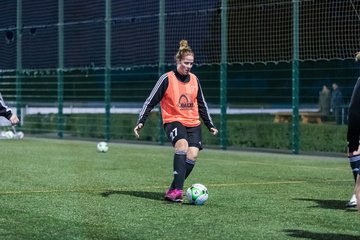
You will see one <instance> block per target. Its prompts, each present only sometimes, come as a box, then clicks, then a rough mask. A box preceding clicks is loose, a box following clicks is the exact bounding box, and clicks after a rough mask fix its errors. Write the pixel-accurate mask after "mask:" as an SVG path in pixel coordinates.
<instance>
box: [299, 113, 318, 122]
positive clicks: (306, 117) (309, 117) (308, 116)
mask: <svg viewBox="0 0 360 240" xmlns="http://www.w3.org/2000/svg"><path fill="white" fill-rule="evenodd" d="M300 116H301V122H302V123H310V122H314V123H322V120H321V117H322V116H323V115H322V114H321V113H318V112H301V113H300Z"/></svg>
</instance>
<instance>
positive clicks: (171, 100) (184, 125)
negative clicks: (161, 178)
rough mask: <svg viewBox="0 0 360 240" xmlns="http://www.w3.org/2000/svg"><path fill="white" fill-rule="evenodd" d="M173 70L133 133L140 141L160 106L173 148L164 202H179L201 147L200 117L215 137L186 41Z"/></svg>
mask: <svg viewBox="0 0 360 240" xmlns="http://www.w3.org/2000/svg"><path fill="white" fill-rule="evenodd" d="M175 60H176V70H173V71H170V72H167V73H165V74H163V75H162V76H161V77H160V78H159V80H158V81H157V83H156V85H155V87H154V88H153V90H152V91H151V93H150V95H149V97H148V98H147V99H146V101H145V103H144V105H143V107H142V110H141V111H140V114H139V119H138V121H137V124H136V127H135V128H134V133H135V136H136V137H139V132H140V129H141V128H142V127H143V126H144V124H145V121H146V119H147V117H148V115H149V113H150V111H151V110H152V109H153V108H154V107H155V106H156V105H157V104H158V103H159V102H160V106H161V113H162V120H163V123H164V129H165V132H166V135H167V136H168V138H169V140H170V142H171V143H172V145H173V146H174V148H175V153H174V159H173V161H174V172H173V175H174V176H173V181H172V183H171V186H170V188H169V189H168V190H167V191H166V193H165V199H166V200H168V201H172V202H182V195H183V186H184V182H185V179H186V178H187V177H188V176H189V174H190V173H191V171H192V169H193V167H194V165H195V161H196V159H197V156H198V153H199V151H200V150H201V149H202V145H201V127H200V124H201V122H200V117H201V118H202V120H203V122H204V124H205V125H206V127H207V128H208V129H209V130H210V132H211V133H212V134H213V135H216V134H217V133H218V130H217V129H216V128H215V126H214V124H213V122H212V119H211V117H210V114H209V111H208V107H207V105H206V101H205V98H204V95H203V92H202V90H201V86H200V81H199V79H198V78H197V77H196V76H195V75H194V74H192V73H190V70H191V68H192V66H193V64H194V52H193V51H192V50H191V48H190V47H189V45H188V42H187V41H186V40H182V41H181V42H180V48H179V51H178V52H177V54H176V56H175Z"/></svg>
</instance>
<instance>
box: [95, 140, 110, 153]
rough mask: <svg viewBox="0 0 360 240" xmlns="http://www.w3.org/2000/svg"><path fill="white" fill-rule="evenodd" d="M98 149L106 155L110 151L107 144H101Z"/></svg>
mask: <svg viewBox="0 0 360 240" xmlns="http://www.w3.org/2000/svg"><path fill="white" fill-rule="evenodd" d="M96 147H97V150H98V151H99V152H102V153H106V152H107V151H108V150H109V145H108V144H107V142H99V143H98V144H97V146H96Z"/></svg>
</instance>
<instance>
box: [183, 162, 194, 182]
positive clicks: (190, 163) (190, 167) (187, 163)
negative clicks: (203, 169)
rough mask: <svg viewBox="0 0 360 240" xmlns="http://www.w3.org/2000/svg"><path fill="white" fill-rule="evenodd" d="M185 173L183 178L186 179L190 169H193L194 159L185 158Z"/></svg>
mask: <svg viewBox="0 0 360 240" xmlns="http://www.w3.org/2000/svg"><path fill="white" fill-rule="evenodd" d="M185 162H186V164H185V165H186V174H185V179H187V177H188V176H189V175H190V173H191V171H192V170H193V168H194V166H195V161H194V160H190V159H188V158H187V159H186V161H185Z"/></svg>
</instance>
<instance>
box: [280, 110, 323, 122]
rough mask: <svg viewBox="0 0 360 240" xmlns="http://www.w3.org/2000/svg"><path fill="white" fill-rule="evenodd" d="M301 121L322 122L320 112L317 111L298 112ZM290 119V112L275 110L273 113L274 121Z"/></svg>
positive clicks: (289, 120) (287, 120) (288, 120)
mask: <svg viewBox="0 0 360 240" xmlns="http://www.w3.org/2000/svg"><path fill="white" fill-rule="evenodd" d="M299 115H300V117H301V122H302V123H312V122H313V123H322V120H321V117H322V114H321V113H318V112H299ZM291 119H292V112H277V113H275V118H274V122H276V123H289V122H291Z"/></svg>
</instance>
